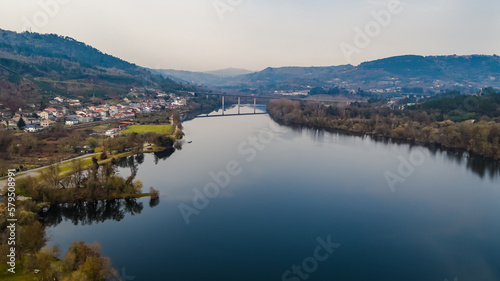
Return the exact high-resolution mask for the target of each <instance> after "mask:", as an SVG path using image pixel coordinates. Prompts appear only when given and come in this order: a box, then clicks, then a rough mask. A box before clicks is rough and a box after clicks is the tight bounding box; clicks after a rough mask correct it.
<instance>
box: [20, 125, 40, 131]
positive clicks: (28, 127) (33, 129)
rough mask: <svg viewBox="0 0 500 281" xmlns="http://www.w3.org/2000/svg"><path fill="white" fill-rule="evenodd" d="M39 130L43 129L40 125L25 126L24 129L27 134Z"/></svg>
mask: <svg viewBox="0 0 500 281" xmlns="http://www.w3.org/2000/svg"><path fill="white" fill-rule="evenodd" d="M41 130H43V127H42V126H40V125H26V127H24V131H26V132H29V133H35V132H38V131H41Z"/></svg>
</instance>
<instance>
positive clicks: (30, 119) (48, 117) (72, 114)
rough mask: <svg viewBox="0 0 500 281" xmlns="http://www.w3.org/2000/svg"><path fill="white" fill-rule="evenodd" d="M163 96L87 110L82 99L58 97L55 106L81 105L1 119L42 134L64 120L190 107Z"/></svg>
mask: <svg viewBox="0 0 500 281" xmlns="http://www.w3.org/2000/svg"><path fill="white" fill-rule="evenodd" d="M161 94H164V95H165V96H162V97H160V98H157V99H147V100H141V101H133V100H129V99H127V98H125V99H124V103H123V104H122V103H119V104H116V105H109V104H104V105H98V106H94V105H92V106H87V107H82V106H81V105H80V101H78V100H72V99H70V100H65V99H63V98H61V97H56V98H55V99H54V100H53V101H51V104H55V103H63V102H64V103H68V104H69V105H70V106H78V105H79V107H77V108H76V109H72V110H71V111H70V110H68V109H67V108H66V107H64V106H55V107H47V108H45V109H44V110H43V111H38V112H35V114H33V113H29V114H24V113H23V112H22V110H21V109H20V110H19V112H17V113H16V114H15V115H14V116H13V117H12V118H6V116H3V118H0V119H2V121H1V123H2V124H3V125H4V126H5V127H7V128H9V127H16V126H17V124H18V122H19V120H20V119H21V118H22V119H23V120H24V122H25V124H26V126H25V131H27V132H38V131H40V130H43V129H44V128H47V127H49V126H50V125H52V124H53V123H55V122H56V121H57V120H60V119H64V120H65V124H66V125H68V126H73V125H76V124H79V123H88V122H94V121H100V120H108V119H133V118H135V116H136V114H140V113H151V112H154V111H160V110H165V109H176V108H181V107H183V106H185V105H186V104H187V101H186V99H185V98H183V97H177V96H176V95H174V94H165V93H159V94H158V96H157V97H159V96H160V95H161ZM167 96H169V97H170V99H168V101H167V100H166V99H165V97H167ZM56 107H57V108H56Z"/></svg>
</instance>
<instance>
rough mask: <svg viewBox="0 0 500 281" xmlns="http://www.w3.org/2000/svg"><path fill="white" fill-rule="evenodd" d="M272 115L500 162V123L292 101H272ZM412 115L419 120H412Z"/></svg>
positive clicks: (289, 122)
mask: <svg viewBox="0 0 500 281" xmlns="http://www.w3.org/2000/svg"><path fill="white" fill-rule="evenodd" d="M267 109H268V110H267V111H268V113H269V116H270V117H271V118H272V119H273V120H274V121H276V122H278V123H280V124H283V125H294V126H306V127H310V128H319V129H327V130H340V131H345V132H350V133H357V134H364V135H371V136H376V137H386V138H391V139H397V140H404V141H412V142H417V143H419V144H424V145H435V144H437V145H440V146H441V147H444V148H450V149H459V150H463V151H466V152H468V153H471V154H475V155H479V156H482V157H486V158H491V159H494V160H500V124H498V123H496V122H494V121H479V122H474V121H464V122H460V123H457V122H453V121H450V120H445V121H439V122H437V121H426V122H419V121H417V120H418V118H420V117H421V116H419V115H418V113H419V112H408V113H407V114H401V113H399V112H398V113H399V114H400V115H397V114H396V112H391V111H389V109H387V108H384V110H379V109H374V108H362V107H348V108H338V107H335V106H334V105H330V106H325V105H322V104H318V103H314V104H308V103H301V102H298V101H291V100H284V99H283V100H272V101H271V102H270V103H269V105H268V108H267ZM412 115H414V116H417V117H418V118H417V119H412Z"/></svg>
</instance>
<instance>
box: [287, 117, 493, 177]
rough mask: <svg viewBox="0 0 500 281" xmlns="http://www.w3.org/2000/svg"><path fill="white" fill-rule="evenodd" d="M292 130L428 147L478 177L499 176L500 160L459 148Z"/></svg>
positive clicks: (318, 137)
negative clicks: (463, 166)
mask: <svg viewBox="0 0 500 281" xmlns="http://www.w3.org/2000/svg"><path fill="white" fill-rule="evenodd" d="M292 128H293V130H294V131H296V132H299V133H301V132H302V131H303V130H307V134H308V135H309V136H311V137H312V138H313V140H315V141H319V140H321V139H322V138H323V134H324V133H325V132H329V133H331V134H338V135H344V136H357V137H362V138H365V137H369V138H370V139H371V140H373V141H375V142H380V143H383V144H386V145H409V147H410V150H412V149H418V148H425V149H428V151H429V152H430V154H431V155H433V156H435V155H437V154H438V153H440V154H443V155H444V156H445V157H446V158H447V159H448V160H450V161H454V162H456V163H457V164H460V165H463V164H465V166H466V167H467V169H469V170H470V171H472V172H473V173H474V174H476V175H478V176H479V177H480V178H484V177H485V176H487V175H488V176H490V177H491V178H494V177H498V176H500V161H497V160H494V159H492V158H486V157H483V156H480V155H474V154H469V153H467V152H465V151H463V150H460V149H453V148H446V147H442V146H441V145H439V144H427V145H421V144H417V143H415V142H414V141H407V140H401V139H394V138H388V137H381V136H367V135H363V134H359V133H352V132H346V131H341V130H335V129H328V130H323V129H309V128H306V127H303V126H294V127H292Z"/></svg>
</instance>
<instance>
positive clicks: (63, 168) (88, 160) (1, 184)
mask: <svg viewBox="0 0 500 281" xmlns="http://www.w3.org/2000/svg"><path fill="white" fill-rule="evenodd" d="M150 148H151V149H148V148H144V150H143V151H142V153H154V152H160V151H163V150H165V149H167V148H165V147H160V146H156V145H152V146H150ZM136 154H137V153H136V152H133V151H129V152H123V153H118V154H114V155H113V154H111V153H107V154H106V159H104V160H98V161H97V163H98V164H99V165H104V164H107V163H110V162H112V161H113V160H119V159H121V158H124V157H129V156H133V155H136ZM98 155H101V153H93V154H87V155H82V156H79V157H75V158H71V159H67V160H63V161H61V162H58V163H55V164H52V165H48V166H44V167H39V168H36V169H32V170H28V171H22V172H19V173H17V174H16V180H19V179H22V178H26V177H37V176H40V174H41V173H42V172H43V171H45V170H47V169H48V168H50V167H51V166H54V165H56V166H58V168H59V175H60V176H66V175H68V174H69V173H71V166H72V162H73V161H75V160H81V161H82V169H87V168H89V167H90V166H91V165H93V163H92V158H94V157H95V156H98ZM7 183H8V180H7V178H6V177H4V178H3V179H0V197H3V194H5V192H6V191H7ZM114 199H124V198H114Z"/></svg>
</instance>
